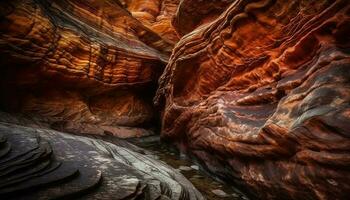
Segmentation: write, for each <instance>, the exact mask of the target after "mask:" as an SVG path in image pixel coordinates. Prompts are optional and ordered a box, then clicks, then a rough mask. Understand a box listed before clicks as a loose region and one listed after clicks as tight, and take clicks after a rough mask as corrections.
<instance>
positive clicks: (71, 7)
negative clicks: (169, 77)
mask: <svg viewBox="0 0 350 200" xmlns="http://www.w3.org/2000/svg"><path fill="white" fill-rule="evenodd" d="M0 7H1V9H0V15H1V22H0V54H1V55H0V64H1V66H2V67H1V91H2V93H4V94H6V95H2V98H1V107H2V109H6V110H10V111H16V112H22V113H29V114H31V115H37V116H42V117H43V118H49V119H51V121H52V123H60V124H62V123H69V124H70V127H73V128H70V129H71V130H77V129H79V127H82V126H85V125H86V126H90V127H95V128H94V129H87V128H86V129H87V130H86V131H87V132H88V133H92V132H98V133H103V132H110V133H112V134H114V135H116V136H121V135H120V133H118V131H115V130H114V129H115V127H117V126H123V127H129V126H132V127H143V126H144V124H147V123H150V121H152V119H153V118H154V112H153V109H152V96H153V93H154V92H152V91H155V85H156V81H157V79H158V77H159V76H160V74H161V73H162V70H163V68H164V66H165V64H166V62H167V60H168V57H169V53H170V51H171V49H172V45H173V44H172V43H171V42H168V41H167V40H165V39H163V38H162V37H161V36H160V35H159V34H158V33H156V32H154V31H152V30H150V29H149V28H147V26H145V25H144V24H143V23H141V22H140V21H139V20H137V19H136V18H135V17H133V16H132V15H131V14H130V12H129V11H128V10H127V9H126V8H125V7H124V6H123V4H122V3H121V2H119V1H117V0H108V1H101V0H91V1H85V0H84V1H81V0H74V1H61V0H59V1H45V0H25V1H18V0H15V1H2V2H1V3H0ZM164 12H165V11H164ZM174 12H175V11H174ZM168 13H169V15H171V12H170V11H169V12H168ZM164 29H166V28H164ZM157 30H158V29H157ZM158 32H159V33H161V30H158ZM164 34H165V33H164ZM169 41H170V40H169ZM112 100H115V101H112ZM60 127H64V126H60ZM122 135H123V134H122ZM124 135H126V134H124Z"/></svg>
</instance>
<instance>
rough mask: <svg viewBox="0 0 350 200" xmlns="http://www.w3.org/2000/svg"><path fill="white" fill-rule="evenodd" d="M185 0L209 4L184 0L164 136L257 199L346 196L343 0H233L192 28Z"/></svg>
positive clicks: (348, 94)
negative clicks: (211, 18)
mask: <svg viewBox="0 0 350 200" xmlns="http://www.w3.org/2000/svg"><path fill="white" fill-rule="evenodd" d="M186 2H198V4H196V5H198V7H205V6H210V5H213V4H215V3H214V1H210V2H209V1H208V2H206V1H185V0H184V1H182V2H181V3H180V8H179V9H178V14H177V15H176V16H177V18H178V20H177V21H178V22H179V23H177V24H175V27H176V29H177V30H180V32H181V30H183V31H184V32H183V33H182V34H186V33H188V34H186V35H184V36H183V37H182V38H181V39H180V41H179V42H178V44H177V45H176V47H175V48H174V51H173V54H172V55H171V58H170V61H169V64H168V65H167V67H166V69H165V72H164V73H163V75H162V76H161V78H160V81H159V83H160V86H159V89H158V92H157V95H156V97H155V103H156V104H157V105H158V106H159V107H160V108H162V109H163V113H162V133H161V135H162V139H163V140H164V141H168V142H171V143H176V144H177V145H178V146H179V148H180V149H181V150H182V151H184V152H187V153H191V154H192V155H194V156H196V157H197V158H199V160H200V161H201V162H202V163H204V164H205V167H206V168H207V169H208V170H209V171H211V172H213V173H214V174H216V175H217V176H219V177H220V178H222V179H225V180H229V181H233V182H235V183H236V184H238V185H241V186H242V187H243V188H244V189H246V191H248V192H249V193H250V194H251V196H252V197H253V198H254V197H255V198H257V199H269V200H271V199H304V198H306V197H307V198H308V199H332V198H336V199H347V198H348V197H347V196H348V195H347V194H349V193H350V182H349V180H350V171H349V169H350V162H349V158H350V148H349V147H350V138H349V131H348V130H350V127H349V124H350V107H349V101H350V87H349V80H350V71H349V70H350V68H349V65H350V54H349V49H350V39H349V36H350V29H349V27H350V26H349V25H350V18H349V10H350V5H349V1H346V0H337V1H328V0H322V1H302V0H300V1H294V0H293V1H292V0H287V1H272V0H262V1H240V0H238V1H233V2H232V3H230V4H229V6H227V8H226V10H225V11H224V12H223V13H222V14H221V15H215V17H214V19H213V20H207V19H206V18H207V15H204V16H203V22H201V20H202V19H201V18H200V15H197V16H198V17H199V20H197V22H196V23H193V24H191V23H192V22H190V23H189V25H188V27H186V21H190V19H191V17H192V16H194V15H195V14H196V13H198V12H200V9H198V10H199V11H198V12H194V13H192V12H187V14H186V15H187V17H185V19H184V20H183V22H182V23H180V22H181V17H182V16H185V13H186V12H185V10H186V9H188V10H196V8H197V6H196V5H194V6H192V5H189V4H188V5H186V6H185V7H181V5H182V4H183V5H185V4H186ZM199 2H200V3H199ZM215 2H216V1H215ZM220 2H224V1H220ZM199 4H201V5H199ZM186 7H187V8H186ZM223 8H225V7H223ZM219 10H220V9H219ZM203 12H204V11H203ZM179 13H180V14H179ZM181 13H183V14H181ZM198 21H199V22H198ZM207 21H208V22H207ZM192 30H193V31H192ZM190 31H192V32H190Z"/></svg>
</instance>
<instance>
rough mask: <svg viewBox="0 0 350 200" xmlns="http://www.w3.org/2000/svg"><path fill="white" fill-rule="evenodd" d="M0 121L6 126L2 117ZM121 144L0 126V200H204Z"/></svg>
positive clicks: (173, 175)
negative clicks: (68, 199)
mask: <svg viewBox="0 0 350 200" xmlns="http://www.w3.org/2000/svg"><path fill="white" fill-rule="evenodd" d="M1 117H2V118H1V120H2V121H3V120H7V121H8V122H9V121H11V119H10V117H9V116H7V115H6V114H3V113H1ZM137 151H139V149H138V148H137V147H135V146H133V145H131V144H128V143H126V142H125V141H124V142H123V141H121V142H120V144H118V146H117V145H114V144H111V143H108V142H104V141H102V140H98V139H89V138H85V137H79V136H72V135H67V134H65V133H62V132H58V131H53V130H50V129H44V128H31V127H28V126H20V125H14V122H13V121H12V124H9V123H4V122H0V177H1V179H0V197H1V199H58V198H60V199H67V198H70V199H72V198H73V199H174V200H196V199H198V200H200V199H203V197H202V196H201V195H200V193H199V192H198V191H197V190H196V189H195V188H194V187H193V186H192V184H191V183H190V182H189V181H187V180H186V179H185V178H184V177H183V176H182V175H181V174H180V173H179V172H176V171H174V170H173V169H172V168H170V167H169V166H168V165H166V164H164V163H161V162H159V161H156V160H154V159H152V157H150V156H149V155H142V154H140V153H137Z"/></svg>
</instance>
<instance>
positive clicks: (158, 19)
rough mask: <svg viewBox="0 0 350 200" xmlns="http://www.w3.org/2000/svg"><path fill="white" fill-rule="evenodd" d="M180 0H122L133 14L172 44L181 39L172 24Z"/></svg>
mask: <svg viewBox="0 0 350 200" xmlns="http://www.w3.org/2000/svg"><path fill="white" fill-rule="evenodd" d="M179 1H180V0H122V2H123V4H124V5H125V7H126V8H127V9H128V10H129V11H130V12H131V14H132V16H134V17H135V18H136V19H138V20H140V21H141V22H142V23H143V24H144V25H145V26H147V27H148V28H150V29H151V30H153V31H154V32H156V33H158V34H159V35H160V36H161V37H162V38H163V39H164V40H166V41H168V42H169V43H171V44H175V43H176V42H177V41H178V40H179V36H178V34H177V33H176V31H175V29H174V27H173V25H172V20H173V17H174V15H175V13H176V10H177V6H178V4H179Z"/></svg>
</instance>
